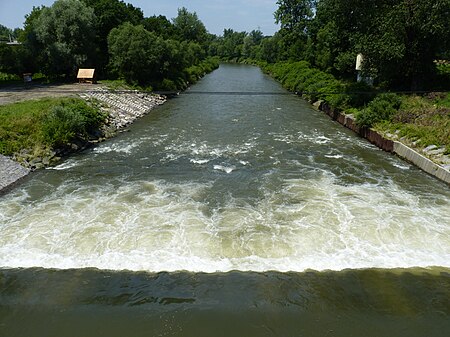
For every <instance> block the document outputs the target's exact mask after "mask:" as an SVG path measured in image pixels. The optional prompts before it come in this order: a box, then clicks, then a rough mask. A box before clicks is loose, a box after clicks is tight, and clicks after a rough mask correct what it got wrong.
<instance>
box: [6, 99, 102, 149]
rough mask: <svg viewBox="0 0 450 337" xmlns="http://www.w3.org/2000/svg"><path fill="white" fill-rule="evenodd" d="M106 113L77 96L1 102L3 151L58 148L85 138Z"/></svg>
mask: <svg viewBox="0 0 450 337" xmlns="http://www.w3.org/2000/svg"><path fill="white" fill-rule="evenodd" d="M105 118H106V116H105V115H104V114H103V113H102V112H101V111H100V110H99V109H97V108H95V107H94V106H93V105H91V104H88V103H86V102H85V101H84V100H82V99H78V98H63V99H60V98H46V99H41V100H31V101H25V102H20V103H14V104H9V105H3V106H0V153H1V154H4V155H12V154H13V153H15V152H18V151H19V150H20V149H23V148H26V149H35V150H36V151H39V150H40V149H43V148H56V147H59V146H64V145H66V144H67V143H68V142H69V141H72V140H73V139H74V138H80V139H85V138H86V137H88V135H89V134H90V133H92V132H94V131H95V130H96V129H97V128H98V127H99V125H100V124H101V123H102V122H104V120H105Z"/></svg>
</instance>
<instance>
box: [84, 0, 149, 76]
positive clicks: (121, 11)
mask: <svg viewBox="0 0 450 337" xmlns="http://www.w3.org/2000/svg"><path fill="white" fill-rule="evenodd" d="M82 1H83V2H84V3H85V4H86V5H87V6H89V7H90V8H92V9H93V10H94V14H95V16H96V20H95V31H96V37H95V44H96V48H97V50H96V57H95V63H96V68H99V70H100V73H101V72H102V70H103V69H104V68H105V67H106V65H107V64H108V63H109V54H108V41H107V39H108V34H109V33H110V31H111V30H112V29H113V28H116V27H118V26H120V25H122V24H123V23H125V22H130V23H131V24H133V25H139V24H141V23H142V21H143V19H144V14H143V13H142V10H141V9H140V8H136V7H134V6H133V5H131V4H126V3H124V2H123V1H121V0H82Z"/></svg>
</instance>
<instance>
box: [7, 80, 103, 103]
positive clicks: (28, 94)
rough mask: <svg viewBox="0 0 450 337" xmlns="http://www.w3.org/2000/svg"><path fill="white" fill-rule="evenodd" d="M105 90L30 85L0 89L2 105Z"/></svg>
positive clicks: (98, 86)
mask: <svg viewBox="0 0 450 337" xmlns="http://www.w3.org/2000/svg"><path fill="white" fill-rule="evenodd" d="M101 88H104V85H101V84H87V83H82V84H80V83H72V84H57V85H54V84H53V85H49V84H30V85H19V86H6V87H0V105H5V104H9V103H15V102H20V101H25V100H30V99H39V98H44V97H65V96H66V97H67V96H75V95H78V94H80V93H84V92H87V91H90V90H96V89H101Z"/></svg>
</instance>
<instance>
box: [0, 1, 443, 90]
mask: <svg viewBox="0 0 450 337" xmlns="http://www.w3.org/2000/svg"><path fill="white" fill-rule="evenodd" d="M276 3H277V5H278V8H277V10H276V11H275V13H274V20H275V22H276V23H278V24H279V25H280V29H279V31H278V32H276V33H275V34H274V35H273V36H264V35H263V33H262V32H261V31H260V30H259V29H255V30H252V31H251V32H245V31H242V32H238V31H235V30H233V29H224V31H223V35H222V36H215V35H212V34H209V33H208V31H207V30H206V27H205V26H204V24H203V23H202V22H201V20H200V19H199V18H198V16H197V14H196V13H195V12H189V11H188V10H187V9H186V8H185V7H182V8H180V9H178V13H177V16H176V17H175V18H173V19H171V20H169V19H167V18H166V17H165V16H162V15H159V16H157V15H153V16H151V17H147V18H146V17H144V14H143V12H142V10H141V9H140V8H137V7H134V6H132V5H130V4H127V3H126V2H124V1H122V0H57V1H55V2H54V4H53V5H52V6H51V7H44V6H42V7H34V8H33V10H32V11H31V12H30V13H29V14H28V15H27V16H26V20H25V24H24V27H23V30H20V29H16V30H14V31H13V30H11V29H9V28H7V27H4V26H1V25H0V41H2V40H3V41H9V36H10V35H11V36H13V38H18V39H19V41H21V42H22V43H23V45H22V46H15V47H14V48H12V47H11V46H7V45H5V44H3V45H1V46H0V61H1V64H0V71H4V72H15V73H20V72H23V71H32V72H35V71H41V72H44V73H45V74H47V75H53V76H58V75H66V76H74V75H75V70H76V68H77V67H80V66H91V65H92V66H95V68H96V69H97V73H99V74H100V75H101V76H109V77H110V76H113V75H117V76H121V77H124V78H126V79H127V80H128V81H131V82H136V83H143V81H152V79H162V78H169V79H173V80H176V79H177V78H179V77H180V76H181V75H180V74H181V73H183V71H184V70H183V69H187V68H189V67H191V66H193V65H196V64H198V63H199V62H200V61H201V60H203V59H204V58H205V57H206V56H207V55H210V56H219V57H221V58H222V59H224V60H242V59H254V60H262V61H265V62H270V63H274V62H278V61H285V60H290V61H308V62H309V64H311V65H312V66H313V67H316V68H319V69H320V70H323V71H326V72H329V73H331V74H333V75H334V76H336V77H338V78H340V79H346V80H354V79H355V77H356V70H355V60H356V55H357V54H359V53H362V54H363V56H364V62H363V72H364V73H366V74H367V75H370V76H372V77H374V78H375V79H376V81H377V83H378V84H379V85H382V86H384V87H385V88H389V89H390V88H397V89H424V88H428V87H432V86H433V85H434V83H442V79H441V78H440V77H439V76H441V74H440V73H438V72H437V67H436V65H435V63H434V61H435V60H438V59H441V58H444V59H445V58H447V59H448V58H449V57H450V20H449V19H448V18H449V17H450V0H435V1H429V0H427V1H421V0H278V1H277V2H276ZM144 67H145V68H146V69H144ZM186 81H187V80H186ZM438 81H441V82H438Z"/></svg>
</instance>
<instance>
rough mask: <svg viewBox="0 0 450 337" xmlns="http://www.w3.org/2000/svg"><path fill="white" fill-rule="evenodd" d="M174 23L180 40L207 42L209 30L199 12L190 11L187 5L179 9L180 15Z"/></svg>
mask: <svg viewBox="0 0 450 337" xmlns="http://www.w3.org/2000/svg"><path fill="white" fill-rule="evenodd" d="M173 25H174V27H175V32H176V34H177V35H178V38H179V39H180V40H186V41H192V42H198V43H203V42H206V39H207V31H206V28H205V25H204V24H203V22H201V21H200V20H199V18H198V16H197V13H195V12H193V13H190V12H189V11H188V10H187V9H186V8H185V7H182V8H180V9H178V16H177V17H176V18H174V19H173Z"/></svg>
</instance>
